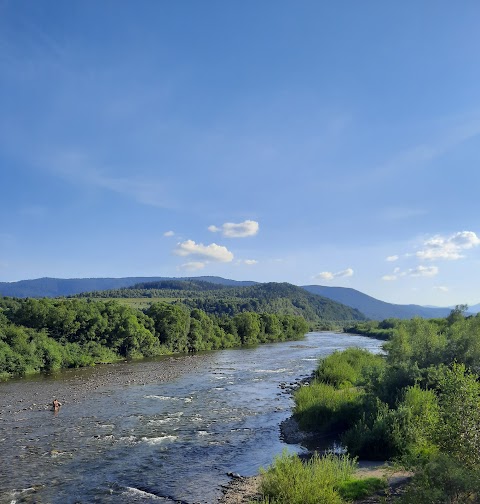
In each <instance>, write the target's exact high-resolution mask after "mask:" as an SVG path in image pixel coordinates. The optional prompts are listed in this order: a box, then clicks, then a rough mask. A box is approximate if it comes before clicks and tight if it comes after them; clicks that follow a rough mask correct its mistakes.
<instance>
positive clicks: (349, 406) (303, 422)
mask: <svg viewBox="0 0 480 504" xmlns="http://www.w3.org/2000/svg"><path fill="white" fill-rule="evenodd" d="M363 395H364V392H363V391H362V390H360V389H357V388H353V387H352V388H349V389H346V388H345V389H340V390H338V389H336V388H335V387H334V386H332V385H328V384H327V383H321V382H313V383H311V384H310V386H308V387H301V388H300V389H298V390H297V391H296V392H295V409H294V415H295V418H296V419H297V420H298V423H299V425H300V427H301V428H302V429H305V430H310V431H318V432H322V433H323V432H330V431H332V430H335V431H337V430H342V429H346V428H348V427H350V425H352V423H353V422H354V421H355V420H356V418H358V416H359V415H360V412H361V409H362V404H363V402H362V398H363Z"/></svg>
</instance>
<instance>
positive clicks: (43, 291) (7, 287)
mask: <svg viewBox="0 0 480 504" xmlns="http://www.w3.org/2000/svg"><path fill="white" fill-rule="evenodd" d="M163 280H201V281H204V282H210V283H213V284H218V285H223V286H230V287H250V286H254V285H258V284H260V283H259V282H254V281H238V280H230V279H226V278H222V277H217V276H198V277H123V278H108V277H106V278H48V277H46V278H37V279H34V280H21V281H18V282H0V295H1V296H11V297H20V298H25V297H61V296H72V295H75V294H81V293H83V292H92V291H102V290H113V289H121V288H124V287H132V286H134V285H136V284H141V283H148V282H159V281H163ZM302 288H303V289H305V290H306V291H308V292H310V293H312V294H317V295H320V296H323V297H326V298H329V299H331V300H332V301H336V302H338V303H341V304H344V305H346V306H349V307H351V308H355V309H357V310H359V311H360V312H362V313H363V314H365V315H366V316H367V317H368V318H370V319H373V320H384V319H387V318H401V319H408V318H412V317H415V316H418V317H423V318H437V317H445V316H447V315H448V314H449V313H450V310H451V308H439V307H427V306H419V305H413V304H412V305H399V304H392V303H386V302H385V301H380V300H378V299H375V298H373V297H371V296H368V295H367V294H364V293H362V292H360V291H357V290H355V289H350V288H346V287H327V286H322V285H305V286H302ZM479 311H480V304H477V305H474V306H471V307H469V312H470V313H478V312H479Z"/></svg>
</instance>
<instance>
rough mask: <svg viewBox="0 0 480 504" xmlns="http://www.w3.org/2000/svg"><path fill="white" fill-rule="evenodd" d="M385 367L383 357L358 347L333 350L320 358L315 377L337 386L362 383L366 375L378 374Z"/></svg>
mask: <svg viewBox="0 0 480 504" xmlns="http://www.w3.org/2000/svg"><path fill="white" fill-rule="evenodd" d="M384 368H385V359H384V358H383V357H382V356H381V355H374V354H372V353H370V352H368V351H367V350H362V349H360V348H349V349H347V350H344V351H343V352H334V353H333V354H331V355H329V356H328V357H325V358H324V359H322V360H321V361H320V363H319V365H318V369H317V372H316V376H317V379H318V380H319V381H323V382H325V383H329V384H330V385H333V386H335V387H337V388H345V387H351V386H356V385H364V384H365V383H366V381H367V377H368V376H369V375H370V374H372V373H376V374H379V373H380V372H381V371H382V370H383V369H384Z"/></svg>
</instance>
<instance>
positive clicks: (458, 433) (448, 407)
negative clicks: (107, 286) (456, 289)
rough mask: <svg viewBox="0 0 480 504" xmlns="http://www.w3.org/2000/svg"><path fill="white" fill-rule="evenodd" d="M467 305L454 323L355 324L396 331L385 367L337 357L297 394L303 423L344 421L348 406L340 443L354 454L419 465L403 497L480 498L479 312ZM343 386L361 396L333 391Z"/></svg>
mask: <svg viewBox="0 0 480 504" xmlns="http://www.w3.org/2000/svg"><path fill="white" fill-rule="evenodd" d="M464 308H465V307H461V306H460V307H457V308H456V309H455V310H453V311H452V313H451V314H450V316H449V317H447V318H446V319H433V320H422V319H419V318H415V319H412V320H410V321H397V320H387V321H383V322H380V323H378V322H373V323H370V322H368V323H361V324H357V329H360V331H363V332H364V333H369V334H370V335H371V334H377V331H380V330H388V331H391V335H390V337H389V340H388V342H387V343H386V344H385V345H384V348H385V349H386V351H387V356H386V359H385V361H384V362H383V364H381V365H378V366H371V367H368V366H367V367H365V368H363V367H362V361H363V356H362V354H358V355H356V353H355V351H352V350H348V351H347V352H342V353H336V354H333V355H332V356H331V357H329V358H327V359H324V360H323V361H322V362H321V363H320V366H319V369H318V372H317V376H318V379H319V380H322V382H321V383H320V384H319V383H313V384H312V386H311V387H309V388H311V389H312V391H311V393H308V392H307V391H305V390H303V389H302V390H301V391H299V393H298V395H296V397H295V400H296V403H297V406H296V408H297V409H298V411H299V414H300V413H303V412H305V414H306V418H308V419H310V420H308V421H305V423H304V424H302V425H304V426H305V427H308V428H309V429H312V428H313V429H315V430H317V431H319V432H322V431H323V430H324V429H325V426H329V427H333V426H338V425H340V424H341V423H340V422H339V420H338V411H342V410H343V411H346V412H348V413H346V415H345V416H347V417H348V416H349V421H348V422H345V423H344V432H343V433H342V436H341V441H342V443H343V444H344V445H345V446H346V447H347V449H348V451H349V453H350V454H352V455H357V456H360V457H364V458H368V459H380V460H385V459H389V458H398V459H399V460H401V461H402V463H403V464H404V465H407V466H408V467H410V468H413V469H414V470H415V472H416V476H415V478H414V482H413V484H412V485H411V487H410V488H409V490H408V491H407V493H406V494H405V496H404V498H403V499H402V502H408V503H419V504H422V503H460V502H462V503H464V502H465V503H466V502H479V500H480V377H479V374H478V373H479V371H480V316H479V315H476V316H465V309H464ZM360 331H359V332H360ZM353 386H355V387H356V388H355V389H354V388H353ZM334 387H336V389H335V388H334ZM342 387H343V388H342ZM338 389H339V390H338ZM344 390H347V391H351V390H355V391H356V394H354V395H352V396H351V397H348V396H347V395H345V396H340V395H338V396H336V395H335V392H337V393H338V392H341V391H344ZM315 418H316V419H317V420H315Z"/></svg>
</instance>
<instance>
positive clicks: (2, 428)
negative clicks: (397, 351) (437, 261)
mask: <svg viewBox="0 0 480 504" xmlns="http://www.w3.org/2000/svg"><path fill="white" fill-rule="evenodd" d="M350 346H358V347H360V348H366V349H369V350H371V351H374V352H377V351H379V350H380V346H381V342H380V341H378V340H374V339H369V338H365V337H362V336H353V335H345V334H335V333H309V334H308V335H307V336H306V337H305V339H304V340H302V341H290V342H285V343H275V344H267V345H262V346H258V347H255V348H243V349H236V350H221V351H216V352H206V353H200V354H196V355H185V356H176V357H162V358H156V359H152V360H143V361H139V362H128V363H118V364H112V365H104V366H97V367H95V368H88V369H75V370H67V371H64V372H60V373H58V374H55V375H50V376H36V377H34V378H26V379H25V378H24V379H18V380H11V381H9V382H5V383H1V384H0V406H1V409H0V412H1V414H0V460H1V468H0V502H1V503H9V504H10V503H12V502H16V503H22V502H26V503H33V502H35V503H62V504H67V503H84V504H85V503H91V502H102V503H136V502H138V503H144V502H145V503H146V502H159V503H161V502H165V503H169V502H170V503H171V502H172V501H173V502H175V501H176V500H178V501H183V502H187V503H214V502H216V500H217V499H218V497H219V496H220V495H221V487H220V485H222V484H225V483H227V482H228V480H229V478H228V476H227V474H226V473H227V472H230V471H232V472H234V473H240V474H242V475H253V474H255V473H256V472H257V471H258V469H259V467H260V466H267V465H268V464H269V463H270V462H271V461H272V458H273V456H274V455H275V454H277V453H280V452H281V451H282V449H283V448H284V447H285V446H286V445H285V444H284V443H283V442H282V441H281V440H280V437H279V424H280V422H281V421H282V420H284V419H285V418H287V417H288V416H290V414H291V407H292V404H293V402H292V399H291V397H290V395H289V394H285V393H283V391H282V389H281V388H280V384H281V383H282V382H287V383H291V382H293V381H295V380H296V379H299V378H303V377H306V376H308V375H309V374H311V372H312V371H313V370H314V369H315V367H316V364H317V361H318V358H319V357H321V356H325V355H328V354H330V353H332V352H333V351H334V350H336V349H339V350H342V349H345V348H347V347H350ZM55 397H56V398H58V399H59V400H60V402H61V403H62V404H63V405H62V407H61V408H60V411H59V412H58V413H55V412H53V411H51V410H50V404H51V402H52V401H53V399H54V398H55ZM301 449H302V448H301V447H300V446H292V445H291V446H289V450H291V451H301Z"/></svg>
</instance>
